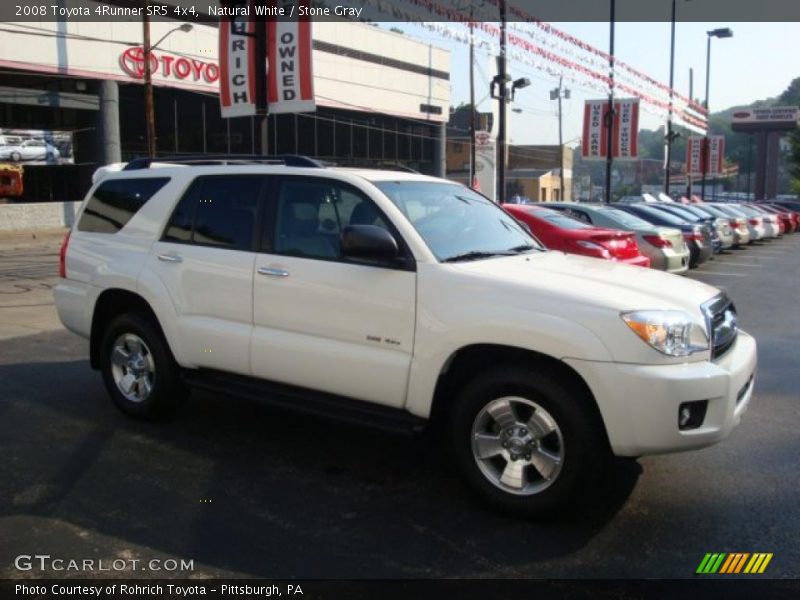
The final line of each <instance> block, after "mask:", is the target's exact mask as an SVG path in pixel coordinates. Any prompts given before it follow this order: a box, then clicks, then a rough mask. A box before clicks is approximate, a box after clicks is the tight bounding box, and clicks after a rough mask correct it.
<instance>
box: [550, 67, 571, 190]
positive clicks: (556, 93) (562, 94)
mask: <svg viewBox="0 0 800 600" xmlns="http://www.w3.org/2000/svg"><path fill="white" fill-rule="evenodd" d="M563 81H564V78H563V76H559V78H558V87H557V88H555V89H553V90H550V100H555V99H558V153H559V158H558V168H559V175H558V200H559V202H563V201H564V142H563V124H562V115H561V99H562V98H566V99H567V100H569V95H570V91H569V90H568V89H564V86H563Z"/></svg>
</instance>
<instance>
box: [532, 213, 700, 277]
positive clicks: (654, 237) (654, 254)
mask: <svg viewBox="0 0 800 600" xmlns="http://www.w3.org/2000/svg"><path fill="white" fill-rule="evenodd" d="M547 208H553V209H556V210H559V211H562V212H565V213H567V214H569V215H570V216H571V217H573V218H576V219H579V220H581V221H584V222H586V223H591V224H592V225H596V226H597V227H607V228H609V229H622V230H625V231H633V232H634V233H635V234H636V243H637V244H638V245H639V251H640V252H641V253H642V254H644V255H645V256H647V257H648V258H649V259H650V267H651V268H653V269H659V270H661V271H667V272H668V273H675V274H682V273H686V271H688V270H689V247H688V246H687V245H686V242H685V241H684V239H683V233H682V232H681V231H680V230H679V229H673V228H671V227H660V226H658V225H653V224H652V223H648V222H647V221H645V220H644V219H640V218H639V217H637V216H635V215H632V214H630V213H627V212H625V211H623V210H619V209H617V208H614V207H613V206H606V205H605V204H584V203H577V202H548V203H547Z"/></svg>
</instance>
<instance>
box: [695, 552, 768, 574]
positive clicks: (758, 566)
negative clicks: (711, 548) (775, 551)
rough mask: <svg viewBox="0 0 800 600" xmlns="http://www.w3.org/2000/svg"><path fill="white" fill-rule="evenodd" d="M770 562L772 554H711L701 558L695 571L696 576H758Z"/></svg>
mask: <svg viewBox="0 0 800 600" xmlns="http://www.w3.org/2000/svg"><path fill="white" fill-rule="evenodd" d="M771 560H772V552H755V553H753V554H751V553H749V552H731V553H725V552H720V553H711V552H709V553H708V554H706V555H705V556H704V557H703V560H702V561H701V562H700V566H699V567H697V571H695V573H696V574H698V575H713V574H719V575H738V574H740V573H750V574H753V575H755V574H760V573H763V572H764V571H765V570H766V569H767V565H768V564H769V561H771Z"/></svg>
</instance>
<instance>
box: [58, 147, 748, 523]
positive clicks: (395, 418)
mask: <svg viewBox="0 0 800 600" xmlns="http://www.w3.org/2000/svg"><path fill="white" fill-rule="evenodd" d="M213 162H214V161H206V163H213ZM243 162H246V161H243ZM156 167H158V168H156ZM55 298H56V304H57V307H58V312H59V315H60V317H61V320H62V321H63V323H64V325H65V326H66V327H67V328H68V329H70V330H72V331H74V332H75V333H77V334H79V335H82V336H84V337H86V338H88V339H89V344H90V356H91V365H92V366H93V367H94V368H96V369H99V370H100V371H101V373H102V377H103V380H104V382H105V386H106V388H107V390H108V393H109V395H110V396H111V398H112V399H113V401H114V403H115V404H116V405H117V406H118V407H119V408H120V409H121V410H122V411H124V412H125V413H127V414H129V415H132V416H135V417H143V418H155V417H162V416H165V415H170V414H172V413H174V412H175V410H176V409H177V408H178V407H179V406H180V404H181V402H182V401H183V400H184V399H185V397H186V396H187V390H188V389H189V388H191V387H202V388H205V389H211V390H220V391H224V392H226V393H237V394H243V395H247V396H251V397H256V398H261V399H265V400H268V401H271V402H274V403H277V404H280V405H283V406H288V407H291V408H294V409H298V410H304V411H311V412H316V413H325V414H329V415H333V416H336V417H340V418H344V419H349V420H354V421H359V422H364V421H366V422H370V423H372V424H375V425H378V426H384V427H390V428H410V429H420V428H421V427H424V426H425V425H427V424H428V423H440V424H442V425H443V426H444V427H443V428H442V431H444V432H446V435H447V437H448V440H449V444H450V446H451V449H452V452H453V456H454V458H455V461H456V463H457V465H458V467H459V469H460V471H461V472H462V474H463V475H464V477H465V478H466V480H467V481H468V482H469V484H470V485H471V486H472V487H473V488H474V489H475V490H476V491H477V492H478V494H480V495H481V496H482V497H483V498H484V499H487V500H489V501H491V502H492V503H493V504H494V505H495V506H499V507H500V508H501V509H504V510H507V511H512V512H515V513H523V514H535V513H541V512H543V511H548V510H550V509H554V508H558V507H561V506H564V505H565V504H568V503H569V502H571V501H572V500H574V499H576V498H579V497H581V496H583V495H584V493H585V492H586V491H587V490H590V489H591V487H592V486H593V485H595V483H596V480H597V478H598V477H599V476H600V474H601V473H602V467H603V465H604V463H605V462H606V459H607V458H608V457H609V456H610V455H611V454H615V455H618V456H639V455H643V454H652V453H662V452H672V451H679V450H688V449H692V448H699V447H702V446H707V445H710V444H713V443H715V442H718V441H720V440H721V439H723V438H724V437H726V436H727V435H728V434H729V433H730V432H731V430H732V429H733V428H734V427H735V426H736V425H737V423H738V422H739V420H740V417H741V415H742V413H743V412H744V411H745V410H746V408H747V405H748V402H749V401H750V398H751V394H752V387H753V377H754V373H755V369H756V343H755V341H754V339H753V338H752V337H751V336H749V335H748V334H747V333H745V332H743V331H740V330H739V329H738V328H737V324H736V312H735V309H734V306H733V304H732V303H731V301H730V299H729V298H727V297H726V295H725V294H723V293H721V292H720V291H719V290H717V289H715V288H713V287H709V286H707V285H704V284H702V283H697V282H695V281H691V280H688V279H685V278H682V277H678V276H673V275H668V274H665V273H661V272H656V271H650V270H645V269H641V268H634V267H627V266H625V265H620V264H615V263H613V262H611V261H605V260H596V259H591V258H582V257H578V256H569V255H565V254H562V253H559V252H549V251H546V250H545V249H544V248H543V247H542V246H541V245H540V244H539V243H538V242H537V240H536V239H535V238H534V237H532V236H531V235H530V233H529V232H528V231H527V230H526V229H525V228H524V227H523V226H521V225H520V224H519V223H518V222H517V221H515V220H514V219H513V218H512V217H511V216H509V215H508V214H507V213H505V212H504V211H503V210H501V209H500V208H498V206H496V205H495V204H494V203H492V202H491V201H489V200H487V199H486V198H484V197H483V196H481V195H479V194H476V193H474V192H472V191H471V190H469V189H467V188H465V187H463V186H461V185H459V184H456V183H452V182H449V181H445V180H441V179H436V178H432V177H426V176H422V175H418V174H412V173H401V172H396V171H371V170H353V169H339V168H320V167H318V166H316V165H314V163H312V162H310V161H309V162H308V163H306V162H304V161H302V160H300V159H299V158H296V159H293V160H287V161H286V164H269V163H267V164H264V163H262V164H237V161H222V162H221V163H220V164H196V163H191V162H190V163H184V164H168V163H163V164H150V163H149V161H134V162H133V163H130V164H129V165H128V166H127V167H126V168H125V170H122V171H121V172H118V173H108V174H106V175H105V176H104V177H102V178H101V179H100V180H99V181H98V182H97V183H95V184H94V186H93V187H92V189H91V190H90V191H89V193H88V195H87V197H86V200H85V201H84V203H83V205H82V208H81V210H80V213H79V215H78V218H77V220H76V225H75V227H74V228H73V230H72V232H71V235H69V236H68V237H67V239H66V240H65V242H64V245H63V247H62V252H61V280H60V284H59V285H58V286H57V288H56V290H55ZM437 430H438V429H437Z"/></svg>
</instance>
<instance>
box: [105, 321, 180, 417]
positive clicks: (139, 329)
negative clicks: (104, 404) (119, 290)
mask: <svg viewBox="0 0 800 600" xmlns="http://www.w3.org/2000/svg"><path fill="white" fill-rule="evenodd" d="M100 352H101V363H100V370H101V373H102V375H103V382H104V383H105V386H106V390H107V391H108V394H109V396H111V399H112V400H113V401H114V404H115V405H116V406H117V408H119V409H120V410H121V411H122V412H124V413H125V414H127V415H129V416H132V417H137V418H142V419H151V420H152V419H159V418H164V417H169V416H172V415H173V414H174V413H175V412H176V411H177V409H178V408H180V406H181V405H182V404H183V402H184V400H185V399H186V396H187V391H186V389H185V388H184V386H183V385H182V383H181V381H180V374H179V368H178V366H177V364H176V363H175V360H174V359H173V358H172V355H171V353H170V351H169V348H168V347H167V343H166V341H165V340H164V338H163V336H162V335H161V333H160V332H159V331H158V330H157V329H156V327H154V326H153V325H152V324H151V323H150V322H149V321H148V320H147V319H145V318H143V317H141V316H139V315H137V314H126V315H121V316H119V317H116V318H115V319H114V320H112V321H111V322H110V323H109V325H108V327H106V330H105V333H104V335H103V341H102V345H101V350H100Z"/></svg>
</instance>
